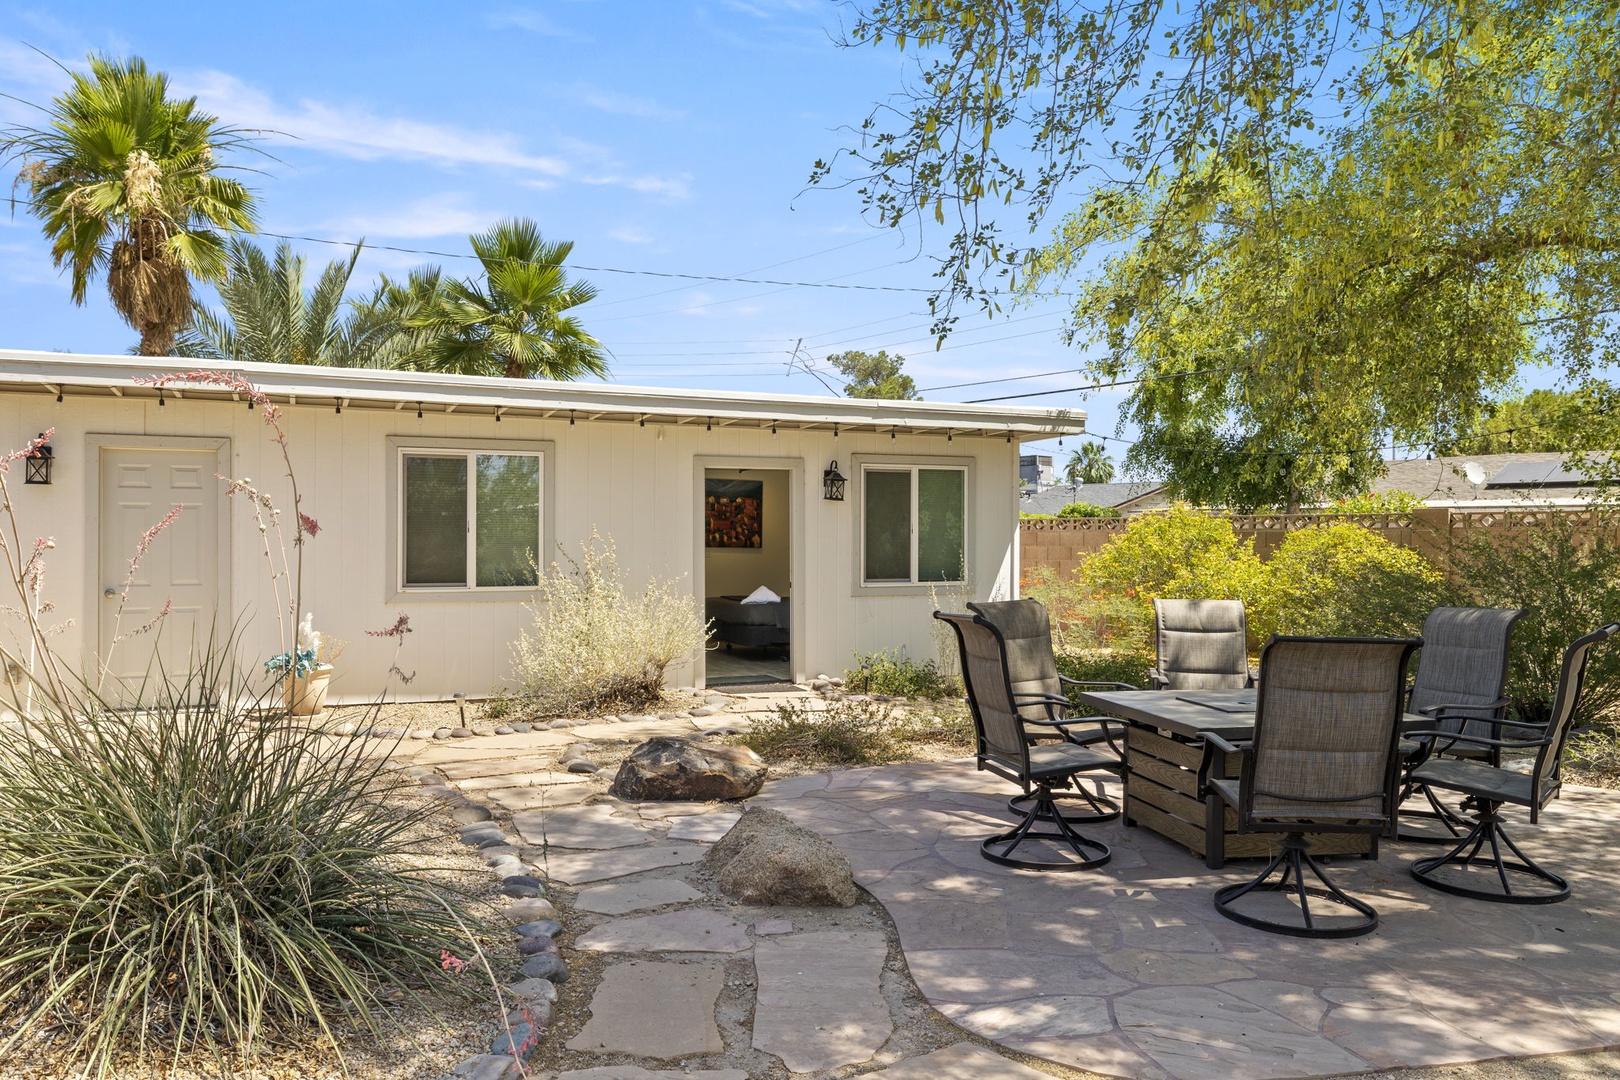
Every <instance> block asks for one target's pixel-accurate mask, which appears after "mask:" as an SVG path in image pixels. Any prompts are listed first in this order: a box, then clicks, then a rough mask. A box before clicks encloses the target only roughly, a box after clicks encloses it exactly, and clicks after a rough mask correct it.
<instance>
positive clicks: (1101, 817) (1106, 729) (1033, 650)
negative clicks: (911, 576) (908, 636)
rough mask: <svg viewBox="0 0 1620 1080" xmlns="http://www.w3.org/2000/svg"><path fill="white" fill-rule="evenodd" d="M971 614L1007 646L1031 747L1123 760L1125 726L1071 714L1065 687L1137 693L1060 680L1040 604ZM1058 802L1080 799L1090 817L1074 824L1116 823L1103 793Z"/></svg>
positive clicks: (1075, 794)
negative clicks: (1063, 747) (1056, 743)
mask: <svg viewBox="0 0 1620 1080" xmlns="http://www.w3.org/2000/svg"><path fill="white" fill-rule="evenodd" d="M968 610H970V611H972V612H973V613H974V614H976V615H979V616H981V617H983V618H984V619H985V620H986V621H988V622H989V623H991V624H992V625H993V626H995V628H996V629H997V630H998V631H999V632H1000V633H1001V639H1002V641H1003V642H1005V643H1006V646H1007V675H1008V678H1009V679H1010V680H1011V682H1012V689H1013V701H1014V703H1015V704H1017V706H1018V715H1019V716H1020V717H1022V718H1023V719H1025V720H1026V721H1027V723H1026V724H1025V726H1024V737H1025V738H1026V739H1028V740H1030V741H1031V742H1044V741H1048V740H1052V739H1063V740H1065V741H1067V742H1071V743H1074V744H1075V745H1076V746H1090V747H1093V748H1094V749H1096V750H1098V751H1099V752H1102V751H1103V744H1107V750H1108V752H1111V753H1113V755H1114V756H1115V757H1118V758H1123V757H1124V756H1125V751H1124V747H1123V737H1124V728H1125V722H1124V721H1123V720H1116V719H1113V718H1111V717H1105V716H1085V717H1075V716H1070V715H1069V708H1070V706H1069V698H1068V695H1067V694H1066V693H1065V692H1064V687H1068V686H1074V687H1090V688H1099V689H1109V690H1137V689H1140V687H1136V686H1132V685H1131V684H1130V683H1119V682H1087V681H1082V680H1079V679H1071V678H1069V677H1068V676H1067V675H1060V674H1059V673H1058V669H1057V659H1056V657H1055V656H1054V655H1053V651H1052V620H1051V617H1050V616H1049V615H1048V614H1047V611H1046V605H1044V604H1042V603H1041V602H1040V601H1039V600H1001V601H994V602H988V603H970V604H968ZM1054 796H1055V797H1056V798H1059V799H1070V800H1076V799H1077V800H1082V801H1084V803H1085V804H1086V806H1087V808H1088V809H1089V810H1090V811H1091V812H1090V813H1089V814H1073V813H1071V814H1068V815H1066V816H1067V817H1068V819H1069V821H1070V823H1072V824H1080V825H1084V824H1088V823H1095V822H1099V821H1112V820H1113V819H1114V818H1117V817H1119V815H1120V807H1119V804H1118V803H1116V802H1115V801H1114V800H1112V799H1110V798H1108V796H1106V795H1104V794H1103V793H1102V792H1101V791H1098V792H1096V793H1093V792H1090V791H1087V790H1086V789H1085V788H1084V787H1081V786H1080V785H1079V784H1076V785H1075V790H1074V791H1064V792H1054ZM1029 799H1030V796H1029V795H1014V796H1013V797H1012V798H1011V799H1009V800H1008V801H1007V807H1008V809H1010V810H1015V811H1017V812H1019V813H1023V812H1024V810H1025V809H1027V807H1026V806H1025V805H1024V804H1025V803H1027V802H1028V801H1029Z"/></svg>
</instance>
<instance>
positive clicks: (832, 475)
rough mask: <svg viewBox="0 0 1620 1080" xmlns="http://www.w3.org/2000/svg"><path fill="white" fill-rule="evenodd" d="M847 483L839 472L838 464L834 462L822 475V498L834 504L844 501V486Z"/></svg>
mask: <svg viewBox="0 0 1620 1080" xmlns="http://www.w3.org/2000/svg"><path fill="white" fill-rule="evenodd" d="M845 483H847V480H846V478H845V477H844V474H843V473H841V472H839V471H838V462H836V461H834V462H833V463H832V465H831V466H829V467H828V468H827V471H826V472H823V473H822V474H821V497H822V498H823V499H828V500H830V501H832V502H843V501H844V484H845Z"/></svg>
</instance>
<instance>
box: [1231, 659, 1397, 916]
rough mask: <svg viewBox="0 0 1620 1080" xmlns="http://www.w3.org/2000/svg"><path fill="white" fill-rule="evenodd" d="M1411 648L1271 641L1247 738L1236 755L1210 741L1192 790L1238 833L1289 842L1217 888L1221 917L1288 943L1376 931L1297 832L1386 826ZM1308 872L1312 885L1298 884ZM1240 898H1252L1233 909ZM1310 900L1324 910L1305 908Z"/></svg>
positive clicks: (1368, 912) (1391, 813) (1391, 816)
mask: <svg viewBox="0 0 1620 1080" xmlns="http://www.w3.org/2000/svg"><path fill="white" fill-rule="evenodd" d="M1417 647H1418V642H1417V641H1416V640H1415V639H1401V638H1307V637H1274V638H1272V639H1271V641H1270V642H1269V643H1267V645H1266V647H1265V650H1264V651H1263V652H1262V653H1261V655H1260V687H1259V690H1258V692H1257V693H1258V700H1257V701H1256V708H1255V717H1254V740H1253V742H1251V743H1247V744H1245V745H1243V746H1241V747H1239V746H1234V745H1233V744H1231V743H1230V742H1227V741H1226V740H1225V739H1223V738H1221V737H1220V736H1218V735H1214V734H1206V735H1205V736H1204V743H1205V747H1206V750H1205V758H1204V765H1203V768H1202V769H1200V788H1201V789H1202V790H1203V791H1206V792H1213V793H1214V794H1216V795H1217V796H1218V797H1219V798H1220V799H1221V800H1222V801H1223V802H1225V803H1227V804H1229V805H1230V806H1232V807H1233V808H1235V809H1236V811H1237V831H1238V832H1240V833H1255V832H1271V833H1283V834H1285V835H1284V839H1283V842H1282V850H1281V851H1279V852H1278V853H1277V856H1276V857H1275V858H1273V859H1272V860H1271V862H1270V863H1268V864H1267V866H1266V868H1265V869H1264V870H1262V871H1261V872H1260V874H1259V876H1257V877H1256V878H1254V880H1252V881H1248V882H1245V883H1243V884H1240V885H1228V886H1226V887H1225V888H1222V889H1218V890H1216V893H1215V909H1216V910H1217V911H1219V912H1220V913H1221V914H1222V915H1224V916H1226V917H1227V918H1228V919H1231V920H1232V921H1234V922H1238V923H1242V924H1243V925H1245V926H1252V927H1255V928H1257V929H1260V930H1266V931H1269V932H1271V933H1276V934H1288V935H1291V936H1294V937H1332V938H1343V937H1355V936H1357V935H1359V934H1366V933H1369V932H1371V931H1372V930H1373V929H1374V928H1376V927H1377V926H1378V913H1377V912H1376V911H1375V910H1373V908H1372V906H1371V905H1370V904H1367V903H1366V902H1364V901H1362V900H1357V899H1355V898H1354V897H1352V896H1349V895H1347V894H1346V893H1345V892H1344V891H1343V890H1342V889H1340V888H1339V887H1338V886H1337V885H1335V884H1333V882H1331V881H1330V880H1328V877H1327V874H1326V873H1325V872H1324V871H1323V868H1322V866H1321V864H1320V863H1318V862H1317V861H1316V859H1315V858H1314V857H1313V856H1312V855H1311V852H1310V842H1309V841H1308V840H1307V839H1306V838H1305V834H1306V833H1308V832H1309V833H1327V832H1356V833H1370V834H1373V835H1377V834H1379V833H1385V832H1388V831H1389V830H1390V829H1391V828H1392V826H1393V822H1394V820H1395V767H1396V758H1395V742H1396V735H1397V731H1398V725H1399V723H1400V718H1401V705H1402V704H1403V699H1404V698H1405V696H1406V685H1405V684H1406V665H1407V661H1408V660H1409V659H1410V658H1411V655H1412V650H1414V649H1416V648H1417ZM1229 754H1236V755H1240V768H1239V772H1238V777H1237V779H1212V778H1211V777H1217V778H1219V777H1224V775H1225V773H1226V771H1227V770H1226V755H1229ZM1306 870H1309V871H1310V872H1311V874H1312V875H1313V876H1314V877H1315V878H1316V880H1317V881H1318V882H1320V887H1318V886H1315V885H1311V884H1310V883H1308V882H1307V881H1306V880H1305V871H1306ZM1273 874H1277V875H1278V876H1277V877H1276V879H1275V880H1273V878H1272V875H1273ZM1245 898H1251V899H1249V900H1247V901H1246V902H1245V903H1244V904H1243V905H1242V906H1241V907H1240V906H1239V901H1244V900H1245ZM1313 900H1314V901H1325V902H1326V903H1320V904H1319V905H1318V906H1317V908H1316V909H1315V910H1313V909H1312V906H1311V905H1312V901H1313ZM1296 905H1297V906H1296ZM1346 908H1348V909H1349V911H1348V912H1346V911H1344V910H1343V909H1346Z"/></svg>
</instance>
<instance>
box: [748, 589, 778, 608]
mask: <svg viewBox="0 0 1620 1080" xmlns="http://www.w3.org/2000/svg"><path fill="white" fill-rule="evenodd" d="M781 602H782V598H781V597H780V596H777V595H776V594H775V593H773V592H771V590H769V589H767V588H766V587H765V586H763V585H761V586H760V587H759V588H757V589H755V590H754V591H753V592H751V593H749V594H748V595H747V596H745V597H744V598H743V603H745V604H780V603H781Z"/></svg>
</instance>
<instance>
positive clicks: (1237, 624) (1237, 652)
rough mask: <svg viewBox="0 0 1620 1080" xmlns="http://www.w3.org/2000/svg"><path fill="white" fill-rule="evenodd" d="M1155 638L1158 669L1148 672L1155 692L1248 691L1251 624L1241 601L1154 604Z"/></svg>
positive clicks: (1184, 601) (1156, 602) (1252, 679)
mask: <svg viewBox="0 0 1620 1080" xmlns="http://www.w3.org/2000/svg"><path fill="white" fill-rule="evenodd" d="M1153 636H1154V640H1155V642H1156V644H1157V646H1158V652H1159V657H1158V666H1157V667H1155V668H1154V669H1153V670H1152V671H1150V672H1149V673H1148V683H1149V685H1150V686H1151V687H1152V688H1153V689H1154V690H1245V689H1248V688H1249V687H1251V686H1253V685H1254V672H1253V671H1251V670H1250V669H1249V623H1248V616H1247V615H1246V614H1245V613H1244V610H1243V601H1241V600H1155V601H1153Z"/></svg>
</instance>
